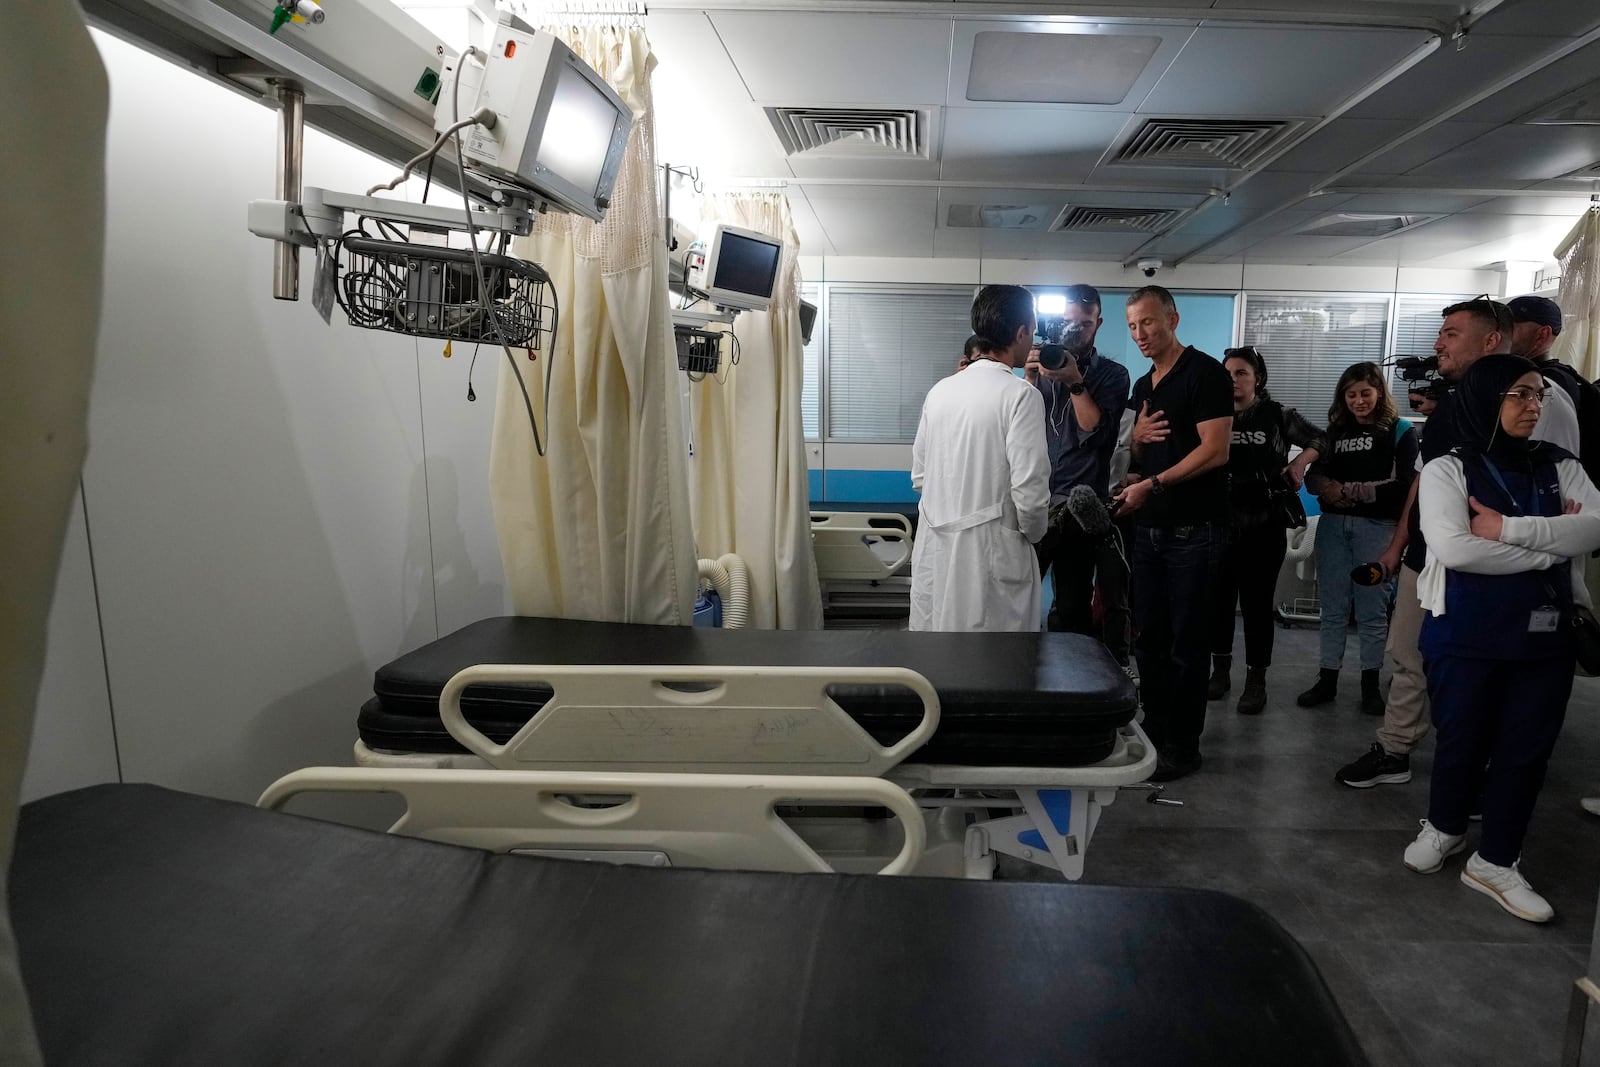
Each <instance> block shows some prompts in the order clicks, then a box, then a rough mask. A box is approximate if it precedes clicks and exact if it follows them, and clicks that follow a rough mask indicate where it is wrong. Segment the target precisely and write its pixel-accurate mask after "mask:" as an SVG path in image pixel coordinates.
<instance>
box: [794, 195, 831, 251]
mask: <svg viewBox="0 0 1600 1067" xmlns="http://www.w3.org/2000/svg"><path fill="white" fill-rule="evenodd" d="M788 200H789V214H790V215H792V216H793V218H794V232H795V235H796V236H797V237H799V238H800V247H801V248H802V249H804V250H805V251H806V252H807V253H808V254H812V255H837V254H838V253H837V252H836V251H835V250H834V247H833V242H831V241H829V240H828V234H827V231H825V230H824V229H823V228H822V223H820V222H818V221H817V213H816V212H815V211H813V210H812V209H811V201H810V200H808V199H807V198H806V195H805V193H804V192H803V191H801V189H800V188H799V187H798V186H794V187H791V188H790V189H789V190H788Z"/></svg>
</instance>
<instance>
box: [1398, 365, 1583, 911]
mask: <svg viewBox="0 0 1600 1067" xmlns="http://www.w3.org/2000/svg"><path fill="white" fill-rule="evenodd" d="M1548 388H1549V387H1548V386H1546V385H1545V382H1544V379H1543V378H1542V377H1541V376H1540V374H1539V371H1538V369H1537V368H1536V367H1535V366H1534V365H1533V364H1532V363H1531V362H1529V361H1528V360H1526V359H1523V358H1522V357H1520V356H1504V355H1493V356H1484V357H1483V358H1482V359H1480V360H1478V361H1477V362H1476V363H1474V364H1473V365H1472V367H1471V369H1469V370H1468V371H1467V373H1466V374H1465V375H1463V376H1462V378H1461V381H1460V383H1459V384H1458V385H1457V388H1456V392H1455V396H1454V410H1453V413H1452V414H1453V419H1454V429H1455V434H1456V439H1457V440H1458V441H1459V442H1460V443H1459V444H1458V445H1457V447H1456V448H1455V449H1454V450H1453V451H1452V452H1451V453H1450V454H1449V455H1446V456H1441V457H1440V458H1439V459H1436V460H1434V461H1433V462H1431V463H1429V464H1428V465H1427V466H1426V467H1425V468H1424V469H1423V472H1422V484H1421V489H1420V493H1419V497H1418V500H1419V505H1420V507H1421V509H1422V511H1421V515H1422V532H1423V535H1424V536H1425V537H1426V538H1427V542H1428V562H1427V565H1426V566H1425V567H1424V568H1423V571H1422V575H1421V577H1420V578H1419V579H1418V581H1417V593H1418V596H1419V597H1420V598H1421V600H1422V606H1423V608H1424V609H1426V610H1427V612H1428V614H1427V616H1426V617H1425V618H1424V619H1423V623H1422V642H1421V649H1422V657H1423V664H1424V668H1425V671H1426V673H1427V677H1428V697H1429V699H1430V701H1431V703H1432V708H1433V722H1434V727H1435V730H1436V735H1435V736H1436V737H1437V742H1436V744H1437V750H1436V754H1435V756H1434V761H1433V780H1432V783H1431V785H1430V788H1429V793H1428V817H1427V818H1426V819H1425V820H1423V822H1422V832H1421V833H1420V834H1418V835H1417V839H1416V841H1414V842H1412V844H1411V845H1410V846H1409V847H1408V848H1407V849H1406V853H1405V863H1406V866H1407V867H1410V868H1411V869H1412V870H1414V871H1418V872H1420V873H1422V874H1432V873H1433V872H1434V871H1437V870H1439V869H1440V868H1441V867H1442V866H1444V861H1445V859H1446V858H1447V857H1449V856H1451V855H1453V854H1454V853H1456V852H1460V851H1462V850H1463V849H1464V848H1465V847H1466V833H1467V819H1468V816H1469V815H1470V813H1471V812H1472V810H1473V808H1474V805H1476V804H1477V803H1478V801H1479V798H1480V797H1481V798H1482V812H1483V832H1482V837H1481V839H1480V840H1479V842H1478V850H1477V852H1475V853H1473V855H1472V857H1471V858H1470V859H1468V860H1467V863H1466V868H1465V870H1464V871H1463V872H1462V874H1461V881H1462V882H1463V883H1464V884H1466V885H1467V886H1469V887H1471V888H1473V889H1476V890H1478V891H1479V892H1481V893H1485V894H1487V895H1488V896H1490V897H1493V898H1494V899H1495V901H1496V902H1498V903H1499V904H1500V906H1501V907H1503V908H1505V910H1507V911H1509V912H1510V913H1511V914H1513V915H1515V916H1517V917H1518V918H1520V919H1526V920H1528V921H1529V922H1547V921H1549V919H1550V918H1551V916H1552V915H1553V914H1554V911H1553V910H1552V909H1551V907H1550V905H1549V903H1548V902H1547V901H1546V900H1545V899H1544V898H1543V897H1541V896H1540V895H1539V894H1538V893H1536V892H1534V890H1533V888H1532V887H1531V886H1529V884H1528V882H1527V880H1526V879H1525V878H1523V877H1522V875H1521V873H1520V872H1519V871H1518V870H1517V863H1518V860H1519V858H1520V856H1521V853H1522V840H1523V836H1524V835H1525V834H1526V832H1527V829H1528V820H1529V818H1530V817H1531V816H1532V814H1533V805H1534V801H1535V799H1537V797H1538V795H1539V789H1540V787H1541V786H1542V785H1543V784H1544V775H1545V767H1546V765H1547V764H1548V762H1549V760H1550V753H1551V752H1552V751H1553V750H1554V748H1555V743H1556V737H1557V735H1558V734H1560V732H1561V722H1562V719H1563V718H1564V717H1565V715H1566V709H1567V699H1568V697H1569V696H1571V693H1572V672H1573V669H1574V667H1575V666H1576V649H1575V646H1574V643H1573V637H1572V634H1571V631H1570V629H1569V627H1568V625H1567V619H1568V617H1569V615H1570V613H1571V610H1572V606H1573V605H1574V604H1581V605H1584V606H1586V607H1587V606H1588V605H1589V594H1588V591H1587V590H1586V589H1585V588H1584V584H1583V581H1582V578H1581V576H1580V575H1578V574H1576V573H1574V570H1573V568H1572V565H1571V561H1572V559H1573V558H1574V557H1577V556H1582V555H1585V554H1587V553H1589V552H1591V551H1593V550H1594V549H1595V548H1600V492H1597V491H1596V489H1595V487H1594V485H1593V484H1592V483H1591V482H1590V481H1589V478H1588V476H1587V475H1586V474H1584V472H1583V468H1582V467H1581V466H1579V464H1578V461H1577V460H1576V459H1574V458H1573V457H1572V455H1571V454H1569V453H1567V452H1566V451H1564V450H1562V449H1560V448H1557V447H1554V446H1551V445H1548V444H1543V445H1541V444H1538V443H1536V442H1534V441H1532V440H1531V435H1532V433H1533V429H1534V426H1535V425H1536V424H1537V423H1538V421H1539V413H1540V410H1541V407H1542V405H1543V403H1544V398H1545V396H1546V394H1547V391H1548Z"/></svg>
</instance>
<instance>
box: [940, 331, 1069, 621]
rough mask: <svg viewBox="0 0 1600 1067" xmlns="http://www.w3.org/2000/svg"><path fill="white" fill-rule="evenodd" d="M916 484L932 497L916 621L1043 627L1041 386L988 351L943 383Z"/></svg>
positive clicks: (1045, 464)
mask: <svg viewBox="0 0 1600 1067" xmlns="http://www.w3.org/2000/svg"><path fill="white" fill-rule="evenodd" d="M911 485H912V488H914V489H916V490H918V491H919V492H920V493H921V494H922V503H921V506H920V510H921V521H920V523H919V524H918V526H917V538H916V543H915V545H914V547H913V548H912V553H911V624H910V628H911V629H913V630H960V631H977V630H991V631H994V630H1010V631H1023V632H1026V631H1035V632H1036V631H1037V630H1038V629H1039V566H1038V563H1037V561H1036V557H1035V555H1034V550H1033V543H1034V542H1035V541H1038V540H1039V538H1041V537H1043V536H1044V531H1045V526H1046V524H1047V523H1048V521H1049V505H1050V455H1049V450H1048V448H1047V447H1046V445H1045V436H1044V401H1043V399H1042V398H1041V397H1040V395H1039V391H1038V390H1037V389H1035V388H1034V387H1033V386H1031V385H1029V384H1028V383H1027V382H1025V381H1023V380H1022V379H1021V378H1018V377H1017V376H1016V375H1014V374H1013V373H1011V371H1010V369H1008V368H1007V367H1005V366H1002V365H1001V364H999V363H996V362H994V361H993V360H987V359H986V360H980V361H978V362H977V363H974V364H972V365H971V366H970V367H968V368H967V369H966V370H964V371H962V372H961V373H959V374H956V375H952V376H951V377H949V378H946V379H944V380H943V381H941V382H939V383H937V384H935V385H934V387H933V388H932V389H930V390H928V397H927V399H926V400H924V401H923V404H922V421H921V423H920V424H919V425H918V426H917V440H916V443H915V444H914V445H913V446H912V449H911Z"/></svg>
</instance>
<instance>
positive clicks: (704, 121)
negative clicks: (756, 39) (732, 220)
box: [645, 11, 790, 177]
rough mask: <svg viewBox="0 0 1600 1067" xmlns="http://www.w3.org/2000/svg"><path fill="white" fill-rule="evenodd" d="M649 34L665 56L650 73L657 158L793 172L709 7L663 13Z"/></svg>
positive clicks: (723, 172) (717, 171) (771, 173)
mask: <svg viewBox="0 0 1600 1067" xmlns="http://www.w3.org/2000/svg"><path fill="white" fill-rule="evenodd" d="M645 32H646V33H648V34H649V35H650V46H651V49H652V50H653V51H654V52H655V54H656V57H657V60H658V62H657V64H656V69H655V72H654V74H653V76H652V78H651V90H652V92H653V94H654V96H655V104H656V159H657V160H659V161H662V162H670V163H681V164H685V165H689V166H695V167H699V168H700V169H701V172H702V173H703V174H706V175H708V176H719V177H722V176H728V175H762V176H768V177H776V176H787V175H788V174H789V173H790V171H789V167H788V165H787V164H786V163H784V161H783V155H782V153H781V152H779V151H778V145H777V138H776V137H774V136H773V135H772V132H771V129H770V127H769V126H768V125H767V120H766V118H765V116H763V115H762V113H761V111H760V109H758V108H756V107H753V106H751V104H750V103H749V100H750V94H749V93H747V92H746V91H745V88H744V82H743V81H742V80H740V78H739V72H738V71H736V70H735V69H734V67H733V63H732V61H730V60H729V59H728V56H727V53H726V52H724V51H723V50H722V44H721V42H720V41H718V40H717V34H716V31H715V30H713V29H712V27H711V21H710V20H709V19H708V18H706V16H705V15H704V14H703V13H702V12H698V11H662V12H657V13H655V14H652V15H650V16H649V18H648V19H647V20H646V27H645Z"/></svg>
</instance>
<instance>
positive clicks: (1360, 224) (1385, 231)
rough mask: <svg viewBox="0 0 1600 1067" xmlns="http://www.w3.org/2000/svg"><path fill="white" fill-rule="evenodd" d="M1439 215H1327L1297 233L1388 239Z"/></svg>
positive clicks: (1303, 235) (1309, 235) (1310, 235)
mask: <svg viewBox="0 0 1600 1067" xmlns="http://www.w3.org/2000/svg"><path fill="white" fill-rule="evenodd" d="M1438 217H1439V216H1438V215H1351V214H1340V215H1325V216H1323V217H1322V218H1320V219H1318V220H1317V221H1316V222H1313V223H1312V224H1311V225H1309V226H1307V227H1305V228H1304V229H1300V230H1296V231H1295V232H1296V233H1297V234H1299V235H1300V236H1302V237H1374V238H1376V237H1388V236H1390V235H1391V234H1396V233H1399V232H1400V231H1401V230H1409V229H1411V227H1413V226H1421V225H1422V224H1423V223H1424V222H1432V221H1433V220H1434V219H1436V218H1438Z"/></svg>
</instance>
